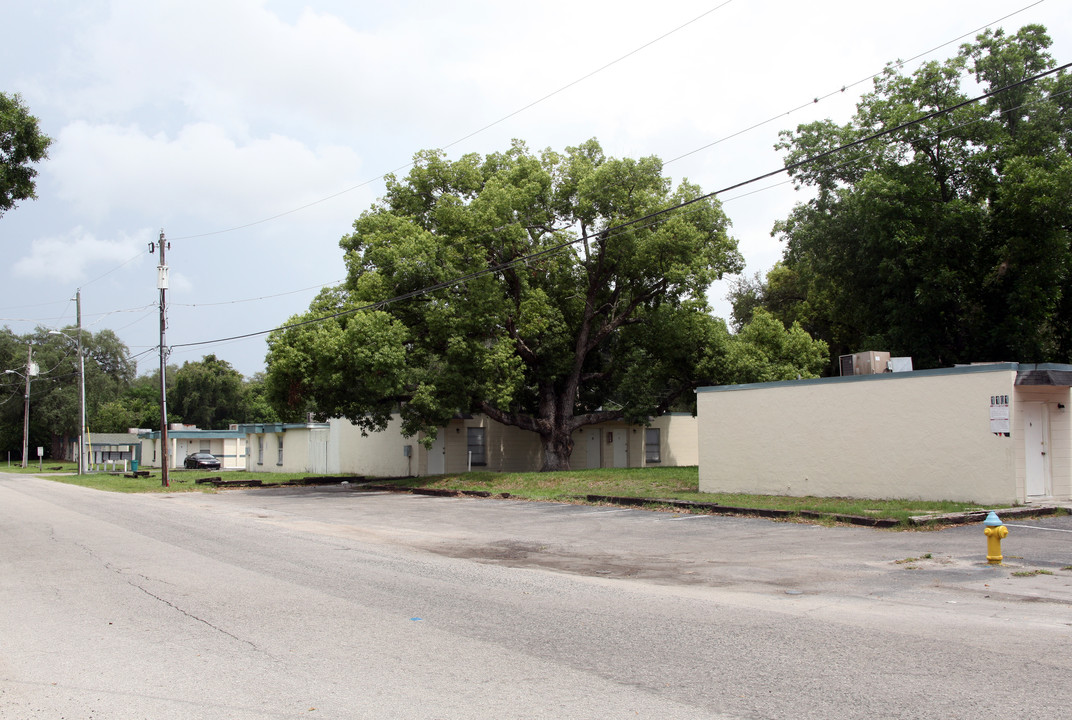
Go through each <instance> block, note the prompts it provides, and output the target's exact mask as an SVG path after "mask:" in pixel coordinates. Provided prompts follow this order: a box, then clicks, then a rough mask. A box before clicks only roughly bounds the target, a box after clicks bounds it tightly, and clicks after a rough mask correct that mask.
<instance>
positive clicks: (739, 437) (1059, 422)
mask: <svg viewBox="0 0 1072 720" xmlns="http://www.w3.org/2000/svg"><path fill="white" fill-rule="evenodd" d="M1070 385H1072V365H1052V364H1048V365H1027V364H1018V363H996V364H982V365H970V366H966V367H956V368H949V369H942V370H926V371H916V372H904V373H882V374H877V375H861V376H853V377H840V378H823V379H819V380H797V381H789V382H778V383H761V384H754V385H735V386H720V387H708V388H701V389H700V390H698V391H697V416H698V420H699V428H698V431H699V441H700V446H699V465H700V490H701V491H703V492H746V493H761V494H779V495H800V496H803V495H816V496H844V497H861V498H911V499H916V498H918V499H927V500H960V501H974V502H977V503H980V504H989V505H1011V504H1014V503H1025V502H1032V501H1038V500H1043V499H1049V498H1054V499H1060V500H1069V499H1072V422H1070V418H1072V412H1070V390H1069V386H1070Z"/></svg>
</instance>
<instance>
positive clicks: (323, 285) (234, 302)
mask: <svg viewBox="0 0 1072 720" xmlns="http://www.w3.org/2000/svg"><path fill="white" fill-rule="evenodd" d="M345 279H346V278H340V279H339V280H333V281H331V282H326V283H320V284H319V285H310V286H309V287H304V288H301V289H299V290H288V291H287V292H281V293H276V294H275V295H262V296H260V297H255V298H245V299H243V300H225V301H223V302H214V303H175V302H173V303H169V306H170V307H191V308H196V307H216V306H218V305H237V304H239V303H247V302H257V301H259V300H270V299H272V298H277V297H284V296H286V295H297V294H298V293H303V292H307V291H309V290H319V289H321V288H326V287H330V286H332V285H338V284H339V283H341V282H342V281H343V280H345Z"/></svg>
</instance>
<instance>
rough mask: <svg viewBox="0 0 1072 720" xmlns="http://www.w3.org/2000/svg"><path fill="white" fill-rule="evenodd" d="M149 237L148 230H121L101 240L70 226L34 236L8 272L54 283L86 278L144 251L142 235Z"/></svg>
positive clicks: (128, 260) (150, 235)
mask: <svg viewBox="0 0 1072 720" xmlns="http://www.w3.org/2000/svg"><path fill="white" fill-rule="evenodd" d="M146 237H152V232H151V231H149V230H141V231H138V232H135V233H133V234H122V235H121V236H120V237H117V238H115V239H112V240H101V239H98V238H97V237H95V236H94V235H93V234H92V233H89V232H86V231H85V230H84V229H83V228H80V227H78V228H74V229H73V230H71V231H69V232H68V233H66V234H64V235H61V236H53V237H44V238H38V239H36V240H34V241H33V242H32V243H31V245H30V254H29V255H28V256H26V257H23V258H20V259H19V260H17V261H16V262H15V264H14V265H13V266H12V273H13V274H14V275H17V276H23V277H28V278H34V279H46V280H49V281H52V282H54V283H74V282H78V281H81V280H85V279H87V278H89V275H90V272H91V269H92V272H101V273H106V272H108V271H109V270H111V269H113V268H118V267H119V266H120V265H125V264H126V263H128V262H132V261H134V260H135V259H136V258H137V257H138V256H139V254H141V255H146V254H147V252H146V251H147V248H146V246H145V242H144V239H145V238H146Z"/></svg>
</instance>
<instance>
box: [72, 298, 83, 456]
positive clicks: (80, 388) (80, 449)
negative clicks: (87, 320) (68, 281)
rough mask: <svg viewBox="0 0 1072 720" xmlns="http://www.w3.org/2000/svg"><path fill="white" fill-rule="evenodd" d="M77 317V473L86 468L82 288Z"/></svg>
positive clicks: (76, 307) (77, 302)
mask: <svg viewBox="0 0 1072 720" xmlns="http://www.w3.org/2000/svg"><path fill="white" fill-rule="evenodd" d="M74 302H75V305H74V307H75V316H76V317H77V318H78V474H79V475H81V474H83V473H84V472H85V469H86V359H85V356H84V355H83V354H82V288H78V291H77V292H75V294H74Z"/></svg>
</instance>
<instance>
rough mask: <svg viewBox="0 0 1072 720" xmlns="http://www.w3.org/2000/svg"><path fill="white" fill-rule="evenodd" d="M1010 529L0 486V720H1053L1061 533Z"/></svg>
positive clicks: (1062, 692) (1067, 598)
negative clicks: (989, 558)
mask: <svg viewBox="0 0 1072 720" xmlns="http://www.w3.org/2000/svg"><path fill="white" fill-rule="evenodd" d="M1009 526H1010V535H1009V538H1008V539H1007V540H1006V541H1005V543H1004V549H1005V555H1006V564H1005V565H1004V566H1000V567H995V566H988V565H987V564H986V563H985V540H984V538H983V534H982V527H981V526H978V525H977V526H971V527H958V528H949V529H946V530H942V531H938V532H890V531H876V530H870V529H863V528H847V527H836V528H826V527H817V526H813V525H803V524H792V523H777V522H771V521H767V520H754V519H742V518H726V517H711V516H696V515H684V514H673V513H662V512H650V511H643V510H631V509H621V508H604V507H592V506H569V505H557V504H549V503H531V502H515V501H502V500H477V499H452V498H432V497H424V496H414V495H395V494H385V493H368V492H360V491H357V490H356V489H355V488H353V487H341V488H330V489H324V488H300V489H283V490H252V491H227V492H221V493H218V494H200V493H190V494H166V495H119V494H111V493H101V492H96V491H92V490H86V489H84V488H78V487H73V486H66V485H62V484H58V483H53V482H50V481H47V480H41V479H37V478H32V477H27V476H17V475H5V474H2V473H0V718H4V719H7V718H11V719H15V718H18V719H19V720H22V719H27V718H50V719H52V718H79V719H83V718H94V719H103V718H154V719H155V718H227V719H239V718H298V717H301V718H421V719H425V718H427V719H429V720H431V719H443V720H446V719H455V718H459V719H464V718H496V719H499V718H518V719H522V718H524V719H528V718H638V717H640V718H659V719H664V718H671V719H672V718H856V717H879V718H885V717H890V718H893V717H897V718H914V717H918V718H924V717H926V718H933V717H943V718H977V717H979V716H988V715H989V716H999V717H1032V718H1064V717H1067V716H1068V713H1069V711H1068V707H1069V703H1070V701H1072V686H1070V683H1069V678H1070V677H1072V672H1070V671H1072V650H1070V648H1072V642H1070V641H1072V570H1064V569H1062V568H1065V567H1068V566H1070V565H1072V518H1068V517H1061V518H1049V519H1042V520H1030V521H1027V520H1017V521H1015V522H1013V521H1010V522H1009ZM913 558H915V559H913ZM1036 570H1041V571H1045V572H1044V573H1040V574H1031V575H1029V576H1018V575H1015V574H1014V573H1017V572H1019V573H1024V572H1033V571H1036ZM1046 573H1050V574H1046Z"/></svg>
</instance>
